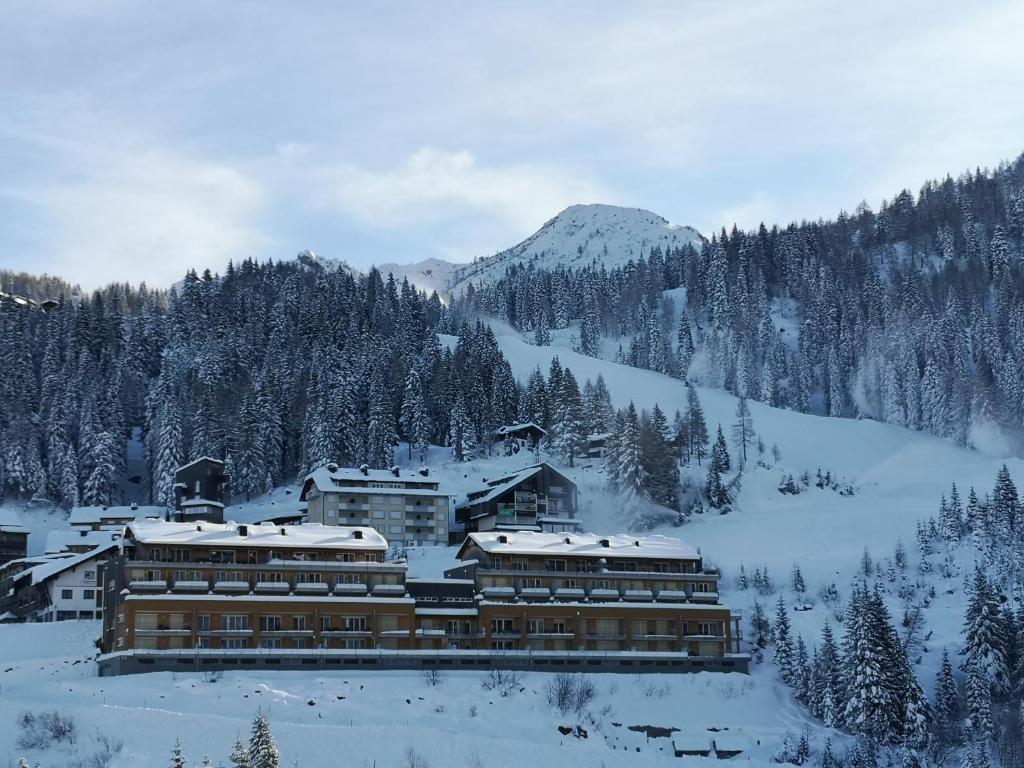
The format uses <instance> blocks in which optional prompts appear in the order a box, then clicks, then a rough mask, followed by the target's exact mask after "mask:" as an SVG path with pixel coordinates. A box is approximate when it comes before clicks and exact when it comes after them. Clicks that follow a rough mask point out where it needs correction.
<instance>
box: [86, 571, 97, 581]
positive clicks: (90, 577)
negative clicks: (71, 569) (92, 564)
mask: <svg viewBox="0 0 1024 768" xmlns="http://www.w3.org/2000/svg"><path fill="white" fill-rule="evenodd" d="M85 580H86V581H88V582H89V583H90V584H95V583H96V571H86V572H85Z"/></svg>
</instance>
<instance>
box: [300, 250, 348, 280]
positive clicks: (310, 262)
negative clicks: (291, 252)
mask: <svg viewBox="0 0 1024 768" xmlns="http://www.w3.org/2000/svg"><path fill="white" fill-rule="evenodd" d="M295 261H297V262H298V263H299V264H301V265H302V266H303V267H305V268H306V269H310V270H313V271H314V272H349V273H351V274H356V273H357V270H355V269H353V268H352V266H350V265H349V264H348V262H346V261H343V260H342V259H332V258H330V257H329V256H321V255H320V254H318V253H315V252H314V251H312V250H310V249H308V248H307V249H306V250H304V251H302V252H300V253H299V254H297V255H296V256H295Z"/></svg>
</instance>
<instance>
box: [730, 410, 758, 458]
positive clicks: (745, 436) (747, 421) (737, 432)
mask: <svg viewBox="0 0 1024 768" xmlns="http://www.w3.org/2000/svg"><path fill="white" fill-rule="evenodd" d="M755 439H756V436H755V434H754V420H753V418H751V416H750V406H749V405H747V398H746V397H742V396H741V397H740V398H739V400H737V401H736V421H735V422H734V423H733V425H732V442H733V445H735V446H736V454H737V456H739V464H740V467H741V468H742V467H743V466H745V465H746V463H747V446H748V445H752V444H753V443H754V441H755ZM727 455H728V454H727Z"/></svg>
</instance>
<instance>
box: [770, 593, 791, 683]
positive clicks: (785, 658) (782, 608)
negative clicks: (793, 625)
mask: <svg viewBox="0 0 1024 768" xmlns="http://www.w3.org/2000/svg"><path fill="white" fill-rule="evenodd" d="M772 635H773V642H774V645H775V653H774V655H773V657H772V658H773V661H774V662H775V665H776V666H777V667H778V668H779V676H780V677H781V678H782V680H783V682H785V683H786V685H790V686H792V685H794V683H795V682H796V681H797V669H796V648H795V647H794V645H793V637H792V630H791V629H790V623H789V614H788V612H787V611H786V601H785V600H783V598H782V595H779V601H778V603H777V604H776V606H775V622H774V623H773V625H772Z"/></svg>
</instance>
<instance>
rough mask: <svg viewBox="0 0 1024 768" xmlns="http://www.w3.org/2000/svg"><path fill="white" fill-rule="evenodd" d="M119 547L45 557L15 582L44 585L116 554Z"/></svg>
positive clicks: (110, 546) (106, 546) (114, 545)
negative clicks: (85, 564) (92, 561)
mask: <svg viewBox="0 0 1024 768" xmlns="http://www.w3.org/2000/svg"><path fill="white" fill-rule="evenodd" d="M119 547H120V544H118V543H110V544H104V545H101V546H98V547H96V548H95V549H90V550H89V551H88V552H82V553H81V554H77V555H63V553H62V554H61V555H44V556H43V557H41V558H39V563H38V564H37V565H33V566H32V567H31V568H29V569H27V570H25V571H22V572H21V573H19V574H18V575H17V576H16V577H15V581H16V582H19V583H20V582H21V581H22V580H25V579H29V581H28V584H31V585H32V586H37V585H40V584H44V583H46V582H47V581H49V580H50V579H53V578H55V577H56V576H59V575H60V574H62V573H64V572H65V571H69V570H71V569H72V568H77V567H78V566H79V565H82V564H84V563H88V562H90V561H91V560H99V559H101V558H104V557H107V556H108V555H110V554H111V553H113V552H116V551H117V550H118V548H119Z"/></svg>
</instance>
